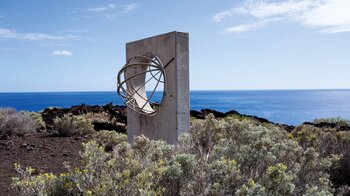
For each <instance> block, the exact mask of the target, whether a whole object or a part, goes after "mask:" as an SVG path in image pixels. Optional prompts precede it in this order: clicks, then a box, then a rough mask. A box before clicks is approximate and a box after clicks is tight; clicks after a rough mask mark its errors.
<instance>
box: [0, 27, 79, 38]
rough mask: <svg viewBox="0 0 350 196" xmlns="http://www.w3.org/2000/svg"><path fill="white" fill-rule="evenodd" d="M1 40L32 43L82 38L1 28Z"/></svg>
mask: <svg viewBox="0 0 350 196" xmlns="http://www.w3.org/2000/svg"><path fill="white" fill-rule="evenodd" d="M1 38H3V39H4V38H6V39H9V38H12V39H23V40H31V41H45V40H81V39H82V37H80V36H74V35H64V36H57V35H50V34H44V33H19V32H17V31H15V30H12V29H5V28H0V39H1Z"/></svg>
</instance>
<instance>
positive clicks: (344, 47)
mask: <svg viewBox="0 0 350 196" xmlns="http://www.w3.org/2000/svg"><path fill="white" fill-rule="evenodd" d="M174 30H177V31H185V32H189V34H190V80H191V82H190V85H191V89H192V90H205V89H210V90H234V89H237V90H242V89H244V90H245V89H324V88H326V89H332V88H350V75H349V73H350V1H349V0H278V1H277V0H276V1H272V0H247V1H238V0H237V1H236V0H235V1H234V0H201V1H188V0H178V1H164V0H148V1H137V0H130V1H129V0H127V1H122V0H108V1H107V0H80V1H79V0H73V1H72V0H60V1H53V0H52V1H48V0H26V1H22V0H1V1H0V92H20V91H26V92H31V91H109V90H115V89H116V83H115V76H116V73H117V71H118V70H119V69H120V68H121V66H122V65H123V64H124V63H125V43H126V42H130V41H133V40H137V39H141V38H145V37H149V36H152V35H156V34H162V33H165V32H169V31H174Z"/></svg>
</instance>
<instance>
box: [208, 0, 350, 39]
mask: <svg viewBox="0 0 350 196" xmlns="http://www.w3.org/2000/svg"><path fill="white" fill-rule="evenodd" d="M234 16H245V17H248V18H250V19H252V20H253V22H251V23H247V24H238V25H235V26H232V27H228V28H226V29H225V32H226V33H242V32H245V31H249V30H254V29H257V28H262V27H264V26H266V25H268V24H269V23H272V22H276V21H292V22H296V23H299V24H301V25H303V26H306V27H311V28H315V29H316V30H317V31H320V32H324V33H341V32H349V31H350V1H349V0H283V1H278V2H272V1H268V0H248V1H245V2H244V3H242V4H241V5H240V6H237V7H233V8H231V9H228V10H225V11H222V12H220V13H217V14H215V15H214V16H213V21H215V22H221V21H223V20H227V19H229V18H231V17H234Z"/></svg>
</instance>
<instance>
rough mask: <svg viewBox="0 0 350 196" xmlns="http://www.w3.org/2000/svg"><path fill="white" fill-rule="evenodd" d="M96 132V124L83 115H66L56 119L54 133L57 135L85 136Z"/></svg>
mask: <svg viewBox="0 0 350 196" xmlns="http://www.w3.org/2000/svg"><path fill="white" fill-rule="evenodd" d="M93 132H94V126H93V125H92V124H91V121H90V120H87V119H85V118H83V117H81V116H72V115H64V116H63V117H62V118H56V119H55V120H54V131H53V133H54V134H55V135H57V136H62V137H69V136H83V135H87V134H91V133H93Z"/></svg>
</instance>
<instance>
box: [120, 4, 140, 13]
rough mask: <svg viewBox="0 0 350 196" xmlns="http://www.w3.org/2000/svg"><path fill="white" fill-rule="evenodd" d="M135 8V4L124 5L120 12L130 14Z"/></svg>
mask: <svg viewBox="0 0 350 196" xmlns="http://www.w3.org/2000/svg"><path fill="white" fill-rule="evenodd" d="M136 8H137V4H135V3H131V4H126V5H123V6H122V9H123V11H122V12H123V13H128V12H130V11H132V10H134V9H136Z"/></svg>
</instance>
